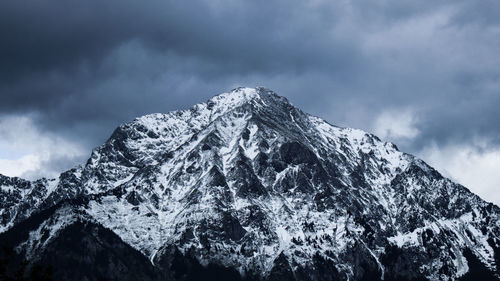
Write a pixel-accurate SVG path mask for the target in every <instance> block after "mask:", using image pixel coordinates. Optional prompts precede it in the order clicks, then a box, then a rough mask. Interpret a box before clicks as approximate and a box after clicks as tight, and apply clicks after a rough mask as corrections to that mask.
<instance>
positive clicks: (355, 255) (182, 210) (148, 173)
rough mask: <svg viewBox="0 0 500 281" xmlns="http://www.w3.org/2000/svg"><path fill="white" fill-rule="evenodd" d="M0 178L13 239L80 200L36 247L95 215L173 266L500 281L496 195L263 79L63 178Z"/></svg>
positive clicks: (134, 135) (41, 230) (165, 272)
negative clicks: (24, 227)
mask: <svg viewBox="0 0 500 281" xmlns="http://www.w3.org/2000/svg"><path fill="white" fill-rule="evenodd" d="M0 180H1V183H0V186H1V189H0V192H2V198H5V199H2V200H3V201H1V202H0V203H1V205H0V207H1V211H0V212H1V215H2V221H1V227H2V229H1V231H4V232H5V235H12V234H13V233H14V234H15V233H17V232H18V231H19V230H16V227H15V226H16V225H17V224H20V223H22V221H23V220H24V219H26V218H28V217H29V216H30V215H32V214H34V213H37V212H39V211H40V210H44V209H47V208H50V207H52V206H58V205H57V204H62V203H64V202H71V203H64V204H70V205H71V210H73V211H71V212H70V211H68V210H67V208H62V207H57V212H56V213H58V214H59V213H60V214H61V215H60V216H58V218H59V219H57V220H56V221H57V223H55V222H53V221H52V220H51V219H46V220H42V221H43V222H40V224H39V225H37V227H36V228H35V229H33V230H31V232H30V233H29V237H27V238H26V239H25V240H23V241H19V242H18V243H13V245H14V246H16V247H17V249H18V252H19V253H21V254H22V255H24V256H27V257H32V258H33V259H44V260H45V259H46V258H45V257H46V255H48V253H50V252H51V251H53V250H52V248H51V247H49V245H51V243H56V242H53V241H59V240H61V239H63V240H64V239H65V238H64V237H65V236H67V234H65V233H67V232H68V231H66V229H68V227H73V225H75V223H77V222H78V223H80V224H81V221H85V222H88V223H92V225H98V226H99V227H104V228H107V229H109V230H111V231H112V232H113V233H114V234H116V235H117V236H118V237H119V238H120V239H121V240H122V241H123V243H124V244H126V245H127V246H131V247H132V248H134V249H136V250H138V251H139V252H140V253H142V254H143V255H144V257H146V258H147V259H149V261H150V263H151V265H154V266H155V268H156V269H157V270H159V272H161V273H159V274H160V275H162V276H164V278H173V279H176V278H177V279H182V278H191V277H192V276H190V277H188V276H184V275H182V274H180V275H179V274H177V275H176V274H173V273H172V272H180V271H182V270H180V271H179V268H182V266H181V267H179V266H173V265H178V264H183V265H184V267H186V266H187V267H188V268H189V267H190V266H191V267H192V268H198V270H202V269H200V268H203V267H201V266H198V265H196V263H199V264H201V265H203V266H208V265H210V268H213V267H215V268H217V270H222V269H224V268H226V269H227V270H235V271H237V272H239V273H241V274H242V275H244V276H246V278H265V279H269V280H280V279H283V280H290V279H294V278H295V279H297V280H380V279H383V280H458V279H459V278H474V276H477V274H478V273H477V272H480V273H481V274H485V276H486V277H481V278H483V280H488V279H485V278H490V279H491V280H498V278H499V270H500V262H499V259H500V222H499V214H500V210H499V208H498V207H497V206H495V205H493V204H490V203H486V202H484V201H483V200H481V199H480V198H479V197H477V196H476V195H474V194H472V193H471V192H469V191H468V190H467V189H466V188H465V187H463V186H461V185H458V184H456V183H453V182H452V181H450V180H449V179H447V178H444V177H442V176H441V175H440V174H439V173H438V172H437V171H435V170H434V169H432V168H431V167H429V166H428V165H427V164H425V163H424V162H423V161H421V160H419V159H416V158H415V157H413V156H411V155H408V154H405V153H402V152H400V151H399V150H398V149H397V148H396V146H394V145H393V144H391V143H385V142H382V141H381V140H379V139H378V138H377V137H376V136H374V135H371V134H368V133H365V132H363V131H360V130H355V129H349V128H339V127H336V126H332V125H330V124H328V123H327V122H325V121H324V120H322V119H320V118H317V117H314V116H311V115H308V114H306V113H304V112H302V111H301V110H300V109H298V108H296V107H294V106H292V105H291V104H290V103H289V102H288V101H287V100H286V99H285V98H283V97H280V96H277V95H276V94H274V93H273V92H271V91H269V90H267V89H264V88H257V89H250V88H238V89H235V90H233V91H232V92H230V93H225V94H222V95H219V96H216V97H214V98H212V99H211V100H209V101H208V102H206V103H201V104H198V105H195V106H194V107H192V108H191V109H189V110H183V111H174V112H171V113H168V114H152V115H147V116H143V117H140V118H138V119H136V120H134V121H133V122H131V123H128V124H124V125H122V126H120V127H119V128H117V129H116V130H115V132H114V133H113V134H112V136H111V137H110V139H109V140H108V141H107V142H106V143H105V144H104V145H102V146H101V147H98V148H97V149H95V150H94V151H93V152H92V154H91V157H90V159H89V160H88V161H87V163H86V164H85V166H83V167H79V168H76V169H73V170H70V171H68V172H66V173H63V174H62V175H61V177H60V178H59V179H58V180H40V181H37V182H28V181H24V180H21V179H15V178H14V179H12V178H7V177H2V178H1V179H0ZM68 200H69V201H68ZM64 204H63V205H64ZM62 217H64V218H65V219H60V218H62ZM83 225H85V224H83ZM87 230H88V231H90V230H89V229H87V228H85V227H81V226H80V228H78V231H80V232H78V233H81V232H84V231H87ZM41 241H45V242H43V243H42V242H41ZM51 241H52V242H51ZM174 257H182V259H181V262H179V258H177V259H175V258H174ZM95 262H97V260H96V261H95ZM186 264H187V265H186ZM217 270H216V271H217ZM226 272H227V271H226ZM474 274H476V275H474ZM471 275H472V277H471ZM468 280H471V279H468Z"/></svg>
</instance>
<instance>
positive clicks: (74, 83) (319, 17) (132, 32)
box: [0, 0, 500, 204]
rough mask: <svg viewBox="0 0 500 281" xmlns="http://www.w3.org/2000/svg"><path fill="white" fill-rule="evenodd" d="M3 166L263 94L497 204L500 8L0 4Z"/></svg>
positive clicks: (462, 4)
mask: <svg viewBox="0 0 500 281" xmlns="http://www.w3.org/2000/svg"><path fill="white" fill-rule="evenodd" d="M0 38H1V39H0V40H1V43H0V97H1V99H0V173H2V174H5V175H10V176H22V177H26V178H30V179H34V178H38V177H42V176H46V177H54V176H56V175H57V174H58V173H60V172H61V171H63V170H65V169H68V168H71V167H73V166H75V165H77V164H79V163H84V162H85V161H86V159H87V157H88V155H89V154H90V151H91V149H92V148H93V147H96V146H98V145H100V144H102V143H103V142H104V141H105V140H106V139H107V138H108V136H109V135H110V134H111V132H112V131H113V130H114V128H115V127H116V126H118V125H119V124H121V123H123V122H127V121H130V120H133V119H134V118H135V117H137V116H140V115H144V114H148V113H154V112H168V111H170V110H174V109H181V108H187V107H189V106H191V105H193V104H195V103H198V102H202V101H205V100H207V99H208V98H210V97H211V96H213V95H215V94H218V93H222V92H227V91H229V90H230V89H232V88H234V87H236V86H249V87H254V86H265V87H267V88H270V89H272V90H274V91H275V92H277V93H278V94H280V95H284V96H286V97H288V99H289V100H290V101H291V102H292V103H293V104H295V105H297V106H299V107H301V108H302V109H303V110H304V111H306V112H309V113H311V114H314V115H317V116H320V117H323V118H324V119H326V120H328V121H329V122H330V123H333V124H336V125H339V126H347V127H355V128H361V129H364V130H366V131H369V132H372V133H375V134H377V135H379V136H380V137H381V138H382V139H385V140H388V141H392V142H394V143H396V144H397V145H398V146H399V148H400V149H401V150H403V151H406V152H409V153H412V154H415V155H417V156H419V157H421V158H423V159H424V160H425V161H427V162H428V163H429V164H431V165H433V166H434V167H436V168H437V169H438V170H439V171H441V172H442V173H443V174H444V175H446V176H448V177H450V178H452V179H454V180H456V181H458V182H459V183H462V184H464V185H465V186H467V187H468V188H470V189H471V190H472V191H474V192H476V193H478V194H479V195H480V196H482V197H483V198H484V199H486V200H487V201H490V202H495V203H496V204H500V125H499V121H500V56H499V55H498V54H499V52H500V1H498V0H481V1H467V0H444V1H441V0H432V1H423V0H417V1H400V0H381V1H378V0H375V1H374V0H366V1H365V0H360V1H344V0H342V1H335V0H327V1H322V0H312V1H295V0H280V1H272V0H266V1H262V0H253V1H235V0H231V1H229V0H228V1H225V0H194V1H168V0H162V1H159V0H151V1H131V0H107V1H95V0H88V1H80V0H66V1H59V0H52V1H44V0H38V1H29V2H26V1H1V2H0Z"/></svg>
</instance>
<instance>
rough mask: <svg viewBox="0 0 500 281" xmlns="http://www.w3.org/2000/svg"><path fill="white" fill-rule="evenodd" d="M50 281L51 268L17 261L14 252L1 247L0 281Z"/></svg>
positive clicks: (25, 261)
mask: <svg viewBox="0 0 500 281" xmlns="http://www.w3.org/2000/svg"><path fill="white" fill-rule="evenodd" d="M35 280H36V281H52V280H53V279H52V268H51V267H46V266H43V265H41V264H39V263H30V262H29V261H27V260H19V258H18V257H17V255H16V253H15V251H14V250H13V249H12V248H9V247H3V248H2V252H1V254H0V281H35Z"/></svg>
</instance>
